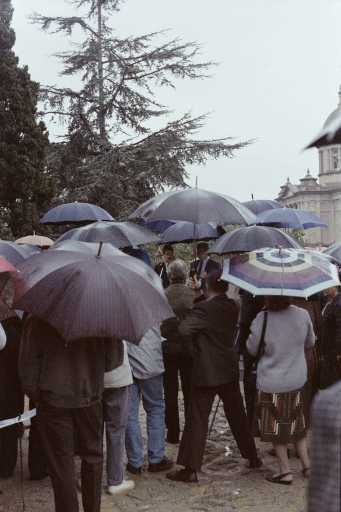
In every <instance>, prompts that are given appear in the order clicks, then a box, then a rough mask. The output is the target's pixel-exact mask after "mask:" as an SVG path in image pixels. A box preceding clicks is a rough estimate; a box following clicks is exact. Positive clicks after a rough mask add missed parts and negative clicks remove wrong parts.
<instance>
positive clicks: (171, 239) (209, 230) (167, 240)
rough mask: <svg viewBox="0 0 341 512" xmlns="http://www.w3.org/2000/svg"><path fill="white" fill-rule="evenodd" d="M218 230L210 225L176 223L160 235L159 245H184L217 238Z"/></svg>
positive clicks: (219, 233)
mask: <svg viewBox="0 0 341 512" xmlns="http://www.w3.org/2000/svg"><path fill="white" fill-rule="evenodd" d="M220 230H222V231H223V232H224V230H223V229H222V228H217V227H215V226H214V225H212V224H193V223H192V222H181V221H179V222H176V223H175V224H173V226H170V227H169V228H168V229H166V230H165V231H164V232H163V233H162V234H161V235H160V244H175V243H181V242H182V243H186V242H193V241H199V240H213V239H215V238H219V236H220V235H221V232H220Z"/></svg>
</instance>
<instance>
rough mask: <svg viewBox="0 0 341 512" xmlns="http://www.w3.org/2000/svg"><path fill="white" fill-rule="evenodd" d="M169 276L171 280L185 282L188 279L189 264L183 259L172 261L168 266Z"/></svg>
mask: <svg viewBox="0 0 341 512" xmlns="http://www.w3.org/2000/svg"><path fill="white" fill-rule="evenodd" d="M168 277H169V280H170V281H171V282H174V281H180V282H183V283H185V282H186V279H187V265H186V263H185V262H184V261H183V260H180V259H177V260H174V261H172V262H171V263H170V264H169V266H168Z"/></svg>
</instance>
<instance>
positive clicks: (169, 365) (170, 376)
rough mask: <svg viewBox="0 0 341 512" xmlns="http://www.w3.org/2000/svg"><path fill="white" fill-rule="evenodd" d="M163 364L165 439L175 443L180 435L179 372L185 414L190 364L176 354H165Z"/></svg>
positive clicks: (190, 373) (188, 392) (187, 402)
mask: <svg viewBox="0 0 341 512" xmlns="http://www.w3.org/2000/svg"><path fill="white" fill-rule="evenodd" d="M164 364H165V373H164V377H163V386H164V393H165V407H166V412H165V416H166V428H167V440H168V441H170V442H173V443H177V442H178V441H179V436H180V419H179V403H178V394H179V374H180V380H181V389H182V393H183V397H184V406H185V416H186V414H187V410H188V404H189V395H190V388H191V375H192V365H191V361H190V360H189V359H186V358H183V357H176V356H165V357H164Z"/></svg>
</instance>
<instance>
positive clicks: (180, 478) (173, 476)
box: [166, 468, 198, 484]
mask: <svg viewBox="0 0 341 512" xmlns="http://www.w3.org/2000/svg"><path fill="white" fill-rule="evenodd" d="M166 476H167V478H168V479H169V480H172V481H173V482H187V483H189V484H196V483H198V477H197V474H196V472H195V471H192V470H191V469H188V468H185V469H178V470H177V471H173V472H172V473H168V474H167V475H166Z"/></svg>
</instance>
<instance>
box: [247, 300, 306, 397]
mask: <svg viewBox="0 0 341 512" xmlns="http://www.w3.org/2000/svg"><path fill="white" fill-rule="evenodd" d="M263 320H264V312H263V311H261V312H260V313H258V315H257V316H256V318H255V319H254V321H253V322H252V324H251V334H250V336H249V338H248V340H247V342H246V346H247V349H248V351H249V352H250V354H252V355H254V356H255V355H256V354H257V351H258V346H259V342H260V337H261V333H262V327H263ZM264 339H265V347H264V354H263V355H262V357H261V358H260V361H259V363H258V368H257V388H258V389H259V390H261V391H265V392H266V393H285V392H287V391H295V390H297V389H300V388H302V387H303V386H304V384H305V383H306V381H307V363H306V359H305V352H304V351H305V349H306V348H310V347H313V346H314V344H315V334H314V329H313V325H312V323H311V319H310V316H309V313H308V312H307V311H306V310H304V309H302V308H298V307H297V306H289V307H288V308H287V309H284V310H282V311H269V312H268V322H267V327H266V332H265V338H264Z"/></svg>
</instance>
